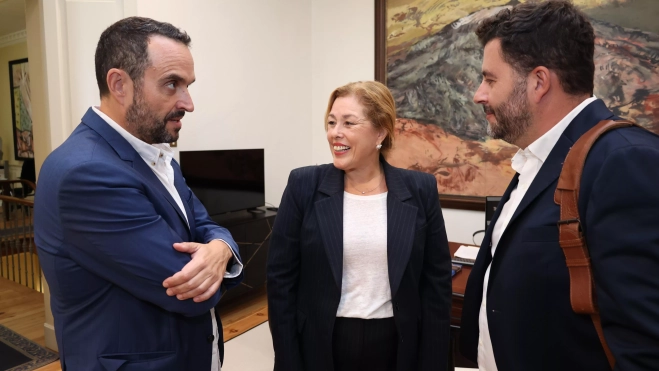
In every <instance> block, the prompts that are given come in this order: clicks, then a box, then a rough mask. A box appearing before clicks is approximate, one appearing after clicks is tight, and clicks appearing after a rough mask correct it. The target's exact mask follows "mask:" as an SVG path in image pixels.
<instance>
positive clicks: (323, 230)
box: [267, 159, 451, 371]
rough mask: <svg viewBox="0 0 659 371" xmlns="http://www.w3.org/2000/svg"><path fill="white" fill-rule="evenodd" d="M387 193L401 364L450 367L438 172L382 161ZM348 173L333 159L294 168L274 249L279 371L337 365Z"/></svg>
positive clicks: (271, 276)
mask: <svg viewBox="0 0 659 371" xmlns="http://www.w3.org/2000/svg"><path fill="white" fill-rule="evenodd" d="M381 162H382V164H383V167H384V174H385V179H386V181H387V187H388V188H389V193H388V195H387V255H388V262H389V263H388V269H389V284H390V286H391V297H392V304H393V308H394V320H395V322H396V327H397V329H398V336H399V341H400V342H399V345H398V360H397V370H399V371H403V370H445V369H446V366H447V362H448V361H447V359H448V350H449V331H450V323H449V322H450V319H449V316H450V309H451V259H450V254H449V250H448V242H447V239H446V230H445V227H444V219H443V217H442V212H441V209H440V206H439V196H438V193H437V183H436V181H435V178H434V177H433V176H432V175H429V174H425V173H421V172H416V171H409V170H403V169H398V168H395V167H392V166H391V165H389V164H388V163H387V162H386V161H384V159H381ZM343 178H344V172H343V171H341V170H338V169H337V168H335V167H334V165H331V164H329V165H320V166H310V167H304V168H299V169H296V170H293V171H292V172H291V174H290V177H289V179H288V185H287V187H286V191H285V192H284V195H283V197H282V201H281V205H280V208H279V212H278V214H277V219H276V221H275V225H274V229H273V232H272V240H271V242H270V252H269V255H268V284H267V288H268V309H269V321H270V331H271V332H272V340H273V344H274V350H275V370H286V371H295V370H307V371H325V370H326V371H333V369H334V366H333V359H332V333H333V329H334V320H335V318H336V312H337V309H338V306H339V301H340V299H341V279H342V270H343V190H344V188H343V187H344V185H343Z"/></svg>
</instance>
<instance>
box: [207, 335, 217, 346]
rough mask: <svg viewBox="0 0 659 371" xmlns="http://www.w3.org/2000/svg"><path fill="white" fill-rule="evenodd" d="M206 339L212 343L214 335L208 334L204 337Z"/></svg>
mask: <svg viewBox="0 0 659 371" xmlns="http://www.w3.org/2000/svg"><path fill="white" fill-rule="evenodd" d="M206 340H208V343H209V344H213V340H215V336H213V335H208V337H207V338H206Z"/></svg>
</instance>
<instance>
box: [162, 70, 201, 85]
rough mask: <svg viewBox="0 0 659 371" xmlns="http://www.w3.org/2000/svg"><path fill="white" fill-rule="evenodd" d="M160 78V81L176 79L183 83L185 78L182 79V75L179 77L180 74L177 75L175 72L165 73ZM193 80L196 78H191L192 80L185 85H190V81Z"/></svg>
mask: <svg viewBox="0 0 659 371" xmlns="http://www.w3.org/2000/svg"><path fill="white" fill-rule="evenodd" d="M160 80H162V81H171V80H174V81H177V82H182V83H185V79H184V78H183V77H181V76H180V75H177V74H175V73H170V74H167V75H165V76H163V77H162V78H161V79H160ZM195 81H196V80H192V81H191V82H190V83H189V84H187V85H192V83H194V82H195Z"/></svg>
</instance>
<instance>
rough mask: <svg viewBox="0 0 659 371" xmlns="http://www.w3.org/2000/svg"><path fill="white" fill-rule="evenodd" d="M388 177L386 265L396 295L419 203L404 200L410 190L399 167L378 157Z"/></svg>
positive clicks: (392, 295) (410, 249)
mask: <svg viewBox="0 0 659 371" xmlns="http://www.w3.org/2000/svg"><path fill="white" fill-rule="evenodd" d="M381 161H382V165H383V168H384V176H385V179H386V181H387V188H388V189H389V190H388V194H387V263H388V264H387V265H388V269H389V286H390V287H391V297H392V298H394V297H396V293H397V292H398V287H400V281H401V279H402V278H403V273H404V272H405V268H406V267H407V263H408V261H409V260H410V254H411V253H412V245H413V243H414V232H415V227H416V216H417V212H418V207H416V206H414V205H411V204H409V203H406V202H405V201H407V200H409V199H410V198H412V194H411V193H410V191H409V189H407V186H406V185H405V183H404V182H403V179H402V178H401V175H400V172H399V170H398V169H396V168H394V167H392V166H390V165H389V164H388V163H387V162H386V161H384V159H381Z"/></svg>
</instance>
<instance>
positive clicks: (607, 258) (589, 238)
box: [460, 1, 659, 371]
mask: <svg viewBox="0 0 659 371" xmlns="http://www.w3.org/2000/svg"><path fill="white" fill-rule="evenodd" d="M476 34H477V36H478V38H479V39H480V42H481V44H482V45H483V46H484V55H483V66H482V73H483V82H482V84H481V85H480V87H479V88H478V91H477V92H476V94H475V96H474V101H475V102H476V103H478V104H482V105H483V107H484V109H485V113H486V115H487V121H488V123H489V130H490V133H491V135H492V137H493V138H497V139H503V140H505V141H506V142H509V143H511V144H514V145H516V146H518V147H519V148H520V150H519V151H518V152H517V154H516V155H515V156H514V157H513V159H512V167H513V169H514V170H515V171H516V172H517V174H516V175H515V176H514V178H513V180H512V181H511V183H510V185H509V186H508V189H507V190H506V192H505V193H504V195H503V197H502V199H501V202H500V204H499V206H498V208H497V212H496V214H495V215H494V218H493V220H492V222H491V224H490V227H489V228H488V230H487V232H486V235H485V238H484V240H483V244H482V246H481V249H480V252H479V254H478V258H477V259H476V262H475V264H474V267H473V270H472V272H471V274H470V276H469V280H468V284H467V290H466V295H465V301H464V308H463V311H462V322H461V324H462V329H461V335H460V336H461V350H462V353H463V354H464V355H465V356H466V357H467V358H470V359H472V360H473V361H476V362H478V366H479V369H480V370H487V371H496V370H502V371H529V370H533V371H556V370H561V371H577V370H589V371H604V370H610V369H611V368H610V366H609V363H608V362H607V357H606V355H605V351H604V350H603V346H602V344H601V343H600V339H599V337H598V334H597V331H596V329H595V326H594V324H593V321H592V319H591V317H590V315H587V314H576V313H575V312H574V311H573V310H572V308H571V302H570V284H569V282H570V276H569V273H568V268H567V266H566V258H565V256H564V254H563V250H562V249H561V246H560V245H559V231H558V227H557V222H558V221H559V220H560V215H559V206H558V205H557V204H556V203H555V202H554V191H555V190H556V188H557V182H558V178H559V174H560V172H561V170H562V166H563V162H564V160H565V157H566V155H567V153H568V151H569V149H570V148H571V146H572V145H573V144H574V143H575V142H576V141H577V139H579V138H580V137H581V136H582V135H583V134H584V133H586V132H587V131H588V130H589V129H591V128H592V127H594V126H595V125H597V124H598V123H599V122H600V121H602V120H611V119H617V118H616V117H614V115H613V114H612V113H611V111H609V110H608V109H607V108H606V106H605V105H604V103H603V102H602V101H601V100H599V99H596V98H595V97H593V80H594V71H595V66H594V61H593V54H594V40H595V35H594V33H593V28H592V26H591V25H590V23H589V22H588V20H587V19H586V17H585V16H584V15H583V14H582V13H581V12H580V11H579V10H577V9H576V8H575V7H574V6H573V5H572V4H571V3H570V2H568V1H549V2H532V3H531V2H529V3H523V4H520V5H516V6H514V7H512V8H511V9H505V10H502V11H501V12H499V13H498V14H497V15H495V16H493V17H491V18H489V19H487V20H484V21H483V22H482V23H481V24H480V26H479V27H478V29H477V31H476ZM657 163H659V137H657V136H656V135H654V134H652V133H650V132H649V131H646V130H644V129H642V128H639V127H626V128H620V129H616V130H613V131H610V132H608V133H607V134H605V135H603V136H602V137H601V138H600V140H599V141H597V142H596V143H595V145H594V146H593V147H592V149H591V151H590V154H589V156H588V158H587V160H586V163H585V166H584V169H583V174H582V177H581V191H580V194H579V199H578V208H579V214H580V215H581V219H580V221H579V222H580V226H581V230H582V231H583V235H584V236H585V240H586V242H587V246H588V248H589V251H590V258H591V263H592V271H593V277H594V283H595V294H596V298H597V303H598V305H599V309H600V316H601V323H602V326H603V334H604V338H605V339H606V341H607V342H608V346H609V348H610V349H611V351H612V354H613V356H614V357H615V361H616V368H615V369H616V370H657V369H659V275H657V272H658V271H659V192H657V185H658V184H659V171H657V170H656V164H657Z"/></svg>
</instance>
